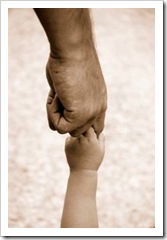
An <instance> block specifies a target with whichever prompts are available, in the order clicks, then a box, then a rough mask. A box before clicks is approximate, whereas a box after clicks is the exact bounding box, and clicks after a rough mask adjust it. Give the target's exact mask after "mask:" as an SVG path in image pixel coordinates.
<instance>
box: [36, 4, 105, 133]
mask: <svg viewBox="0 0 167 240" xmlns="http://www.w3.org/2000/svg"><path fill="white" fill-rule="evenodd" d="M35 12H36V14H37V16H38V18H39V20H40V22H41V23H42V26H43V27H44V29H45V32H46V34H47V37H48V40H49V42H50V49H51V53H50V56H49V59H48V63H47V67H46V76H47V79H48V83H49V86H50V91H49V95H48V99H47V115H48V121H49V126H50V128H51V129H52V130H57V131H58V132H59V133H61V134H63V133H67V132H69V133H70V134H71V135H72V136H74V137H76V136H79V135H81V134H82V133H84V132H85V131H86V130H87V129H89V128H90V126H93V128H94V129H95V132H96V134H97V135H99V133H100V132H101V131H102V130H103V128H104V119H105V111H106V108H107V93H106V85H105V82H104V78H103V74H102V71H101V68H100V64H99V61H98V57H97V53H96V50H95V47H94V43H93V38H92V28H91V20H90V16H89V10H88V9H35Z"/></svg>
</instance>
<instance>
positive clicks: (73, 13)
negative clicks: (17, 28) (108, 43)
mask: <svg viewBox="0 0 167 240" xmlns="http://www.w3.org/2000/svg"><path fill="white" fill-rule="evenodd" d="M34 10H35V12H36V14H37V16H38V18H39V20H40V22H41V24H42V26H43V27H44V29H45V32H46V34H47V37H48V40H49V42H50V47H51V53H52V54H53V55H54V56H55V57H58V58H59V57H60V58H63V57H66V56H70V54H73V51H74V53H75V51H78V50H79V51H80V49H82V48H85V46H88V45H91V44H92V42H93V40H92V27H91V20H90V15H89V10H88V9H86V8H36V9H34Z"/></svg>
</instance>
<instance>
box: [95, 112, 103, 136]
mask: <svg viewBox="0 0 167 240" xmlns="http://www.w3.org/2000/svg"><path fill="white" fill-rule="evenodd" d="M104 120H105V112H103V113H102V114H101V115H100V116H99V117H98V118H97V119H96V121H95V123H94V124H93V128H94V130H95V132H96V134H97V136H99V134H100V133H101V132H102V131H103V129H104Z"/></svg>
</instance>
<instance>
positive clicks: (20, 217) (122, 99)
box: [9, 9, 154, 228]
mask: <svg viewBox="0 0 167 240" xmlns="http://www.w3.org/2000/svg"><path fill="white" fill-rule="evenodd" d="M92 17H93V22H94V34H95V39H96V44H97V51H98V54H99V59H100V62H101V66H102V70H103V73H104V77H105V80H106V85H107V90H108V109H107V116H106V125H105V130H104V133H105V137H106V153H105V158H104V162H103V164H102V166H101V168H100V170H99V179H98V181H99V182H98V191H97V206H98V214H99V222H100V227H102V228H134V227H135V228H146V227H154V9H93V10H92ZM48 53H49V46H48V42H47V39H46V36H45V34H44V31H43V29H42V27H41V25H40V23H39V21H38V19H37V17H36V15H35V14H34V12H33V10H32V9H10V10H9V227H21V228H23V227H26V228H28V227H29V228H43V227H46V228H47V227H50V228H53V227H56V228H59V226H60V219H61V213H62V208H63V201H64V194H65V190H66V184H67V179H68V167H67V164H66V160H65V154H64V140H65V138H66V137H67V134H66V135H59V134H58V133H55V132H52V131H51V130H50V129H49V128H48V125H47V118H46V111H45V101H46V97H47V92H48V89H49V88H48V84H47V81H46V78H45V64H46V61H47V57H48Z"/></svg>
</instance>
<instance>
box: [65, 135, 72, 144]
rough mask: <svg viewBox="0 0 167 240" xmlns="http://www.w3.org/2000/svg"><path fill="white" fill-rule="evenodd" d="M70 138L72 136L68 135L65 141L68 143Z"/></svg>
mask: <svg viewBox="0 0 167 240" xmlns="http://www.w3.org/2000/svg"><path fill="white" fill-rule="evenodd" d="M70 139H71V137H70V136H69V137H67V138H66V141H65V144H67V143H68V142H69V141H70Z"/></svg>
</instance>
